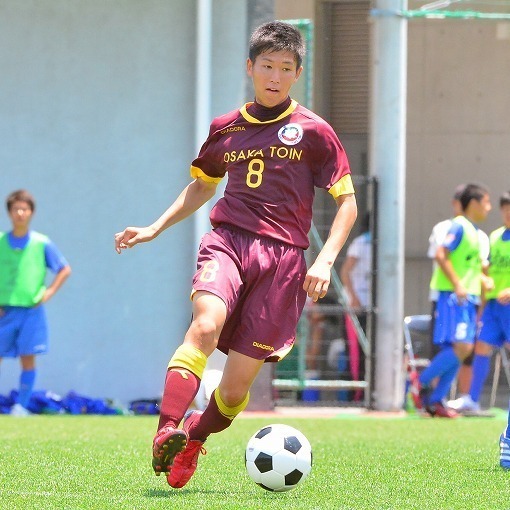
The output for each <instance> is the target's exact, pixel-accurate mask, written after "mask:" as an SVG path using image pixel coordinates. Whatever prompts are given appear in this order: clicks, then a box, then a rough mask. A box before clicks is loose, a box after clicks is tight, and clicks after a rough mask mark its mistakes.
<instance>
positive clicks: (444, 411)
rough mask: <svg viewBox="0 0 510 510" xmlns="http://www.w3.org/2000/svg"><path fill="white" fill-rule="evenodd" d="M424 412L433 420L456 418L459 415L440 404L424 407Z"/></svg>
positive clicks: (435, 403)
mask: <svg viewBox="0 0 510 510" xmlns="http://www.w3.org/2000/svg"><path fill="white" fill-rule="evenodd" d="M425 409H426V411H427V413H429V414H430V415H431V416H433V417H434V418H458V417H459V416H460V414H459V413H457V412H456V411H454V410H453V409H450V408H448V407H446V406H445V405H444V404H443V403H442V402H434V403H433V404H430V405H428V406H426V408H425Z"/></svg>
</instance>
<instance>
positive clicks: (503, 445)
mask: <svg viewBox="0 0 510 510" xmlns="http://www.w3.org/2000/svg"><path fill="white" fill-rule="evenodd" d="M499 450H500V454H499V465H500V466H501V467H502V468H503V469H510V438H508V437H505V436H504V435H503V434H501V437H500V438H499Z"/></svg>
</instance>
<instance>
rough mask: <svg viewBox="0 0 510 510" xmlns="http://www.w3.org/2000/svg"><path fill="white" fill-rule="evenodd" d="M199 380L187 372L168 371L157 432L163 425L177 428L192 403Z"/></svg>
mask: <svg viewBox="0 0 510 510" xmlns="http://www.w3.org/2000/svg"><path fill="white" fill-rule="evenodd" d="M199 387H200V379H199V378H198V377H197V376H196V375H195V374H192V373H191V372H188V371H187V370H175V369H171V370H168V372H167V373H166V380H165V390H164V391H163V398H162V400H161V405H160V415H159V424H158V430H159V429H161V428H162V427H164V426H165V425H170V426H171V427H175V428H177V427H178V426H179V423H180V422H181V420H182V417H183V416H184V413H185V412H186V411H187V410H188V408H189V406H190V405H191V403H192V402H193V399H194V398H195V395H196V394H197V392H198V388H199Z"/></svg>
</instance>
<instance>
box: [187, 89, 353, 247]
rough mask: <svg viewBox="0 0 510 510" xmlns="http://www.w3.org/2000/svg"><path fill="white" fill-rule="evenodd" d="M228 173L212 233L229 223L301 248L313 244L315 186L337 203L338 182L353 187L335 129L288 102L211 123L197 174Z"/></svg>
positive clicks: (214, 212) (194, 170)
mask: <svg viewBox="0 0 510 510" xmlns="http://www.w3.org/2000/svg"><path fill="white" fill-rule="evenodd" d="M268 117H269V119H268V120H263V119H265V118H266V119H267V118H268ZM261 119H262V120H261ZM227 172H228V182H227V185H226V188H225V193H224V196H223V197H222V198H221V199H220V200H219V201H218V202H217V203H216V205H215V206H214V207H213V209H212V211H211V215H210V219H211V223H212V225H213V227H217V226H218V225H220V224H222V223H227V224H231V225H235V226H237V227H239V228H242V229H244V230H247V231H249V232H253V233H256V234H259V235H262V236H266V237H271V238H273V239H278V240H280V241H284V242H286V243H289V244H292V245H295V246H299V247H301V248H307V247H308V245H309V241H308V231H309V229H310V225H311V221H312V203H313V198H314V191H315V187H319V188H324V189H326V190H328V191H331V192H332V194H333V196H335V197H336V196H338V195H339V194H342V193H341V192H336V189H337V188H338V189H340V188H341V187H340V188H339V187H338V186H336V187H334V186H335V184H337V183H339V182H340V180H341V179H342V178H343V177H345V176H347V178H348V179H349V181H348V182H349V183H350V182H351V181H350V175H349V174H350V170H349V163H348V161H347V156H346V154H345V152H344V149H343V147H342V145H341V144H340V141H339V140H338V137H337V136H336V134H335V132H334V131H333V128H332V127H331V126H330V125H329V124H328V123H327V122H326V121H324V120H323V119H321V118H320V117H319V116H318V115H316V114H314V113H313V112H311V111H310V110H308V109H307V108H304V107H303V106H301V105H299V104H298V103H296V102H295V101H291V100H290V98H289V99H288V100H287V101H286V102H284V103H282V104H281V105H279V106H277V107H276V108H272V109H268V108H264V107H263V106H261V105H259V104H256V103H248V104H247V105H245V106H243V107H242V108H241V109H240V110H235V111H233V112H230V113H227V114H225V115H222V116H220V117H217V118H216V119H214V120H213V122H212V124H211V128H210V132H209V136H208V138H207V140H206V142H205V143H204V145H203V146H202V148H201V150H200V153H199V155H198V157H197V159H195V160H194V161H193V163H192V166H191V175H192V176H193V177H201V178H204V179H206V180H214V181H216V182H219V180H221V178H223V177H224V176H225V174H227ZM351 189H352V184H351ZM333 191H335V192H334V193H333Z"/></svg>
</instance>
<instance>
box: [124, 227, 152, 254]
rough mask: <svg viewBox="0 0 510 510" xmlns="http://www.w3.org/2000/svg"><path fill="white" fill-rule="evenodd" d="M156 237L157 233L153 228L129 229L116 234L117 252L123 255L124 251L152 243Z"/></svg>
mask: <svg viewBox="0 0 510 510" xmlns="http://www.w3.org/2000/svg"><path fill="white" fill-rule="evenodd" d="M154 237H156V232H155V230H154V229H153V228H152V227H128V228H126V229H125V230H123V231H122V232H118V233H117V234H115V251H116V252H117V253H122V250H125V249H126V248H132V247H133V246H135V245H137V244H138V243H146V242H148V241H151V240H152V239H154Z"/></svg>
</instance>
